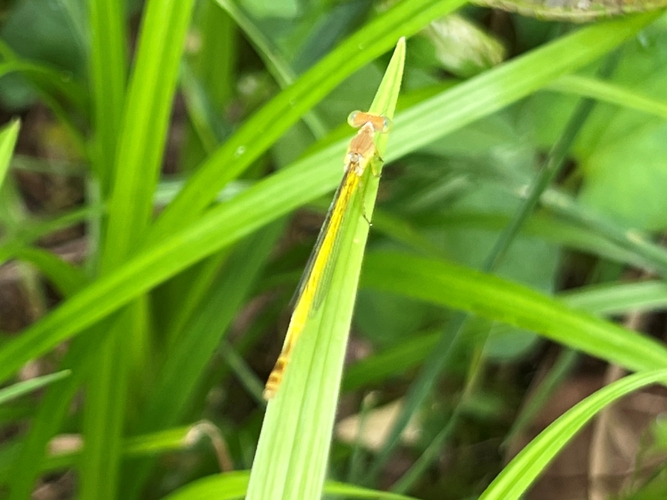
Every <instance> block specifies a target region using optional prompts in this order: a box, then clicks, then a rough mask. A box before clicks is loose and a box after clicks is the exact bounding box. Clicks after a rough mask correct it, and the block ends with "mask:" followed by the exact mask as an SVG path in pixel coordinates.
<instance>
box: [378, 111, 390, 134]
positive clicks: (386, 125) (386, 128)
mask: <svg viewBox="0 0 667 500" xmlns="http://www.w3.org/2000/svg"><path fill="white" fill-rule="evenodd" d="M382 120H383V122H384V125H383V126H382V130H378V132H382V133H383V134H384V133H387V132H389V130H391V127H393V125H394V122H392V121H391V120H390V119H389V118H387V117H386V116H384V115H382Z"/></svg>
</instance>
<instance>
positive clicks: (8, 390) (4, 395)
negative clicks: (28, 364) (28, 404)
mask: <svg viewBox="0 0 667 500" xmlns="http://www.w3.org/2000/svg"><path fill="white" fill-rule="evenodd" d="M70 373H71V372H70V371H69V370H63V371H60V372H56V373H52V374H50V375H44V376H43V377H35V378H32V379H30V380H26V381H25V382H19V383H18V384H14V385H12V386H9V387H5V388H4V389H2V390H0V404H4V403H6V402H7V401H11V400H12V399H15V398H18V397H19V396H22V395H23V394H27V393H29V392H32V391H36V390H37V389H40V388H42V387H44V386H47V385H49V384H52V383H53V382H56V381H57V380H61V379H63V378H65V377H69V375H70Z"/></svg>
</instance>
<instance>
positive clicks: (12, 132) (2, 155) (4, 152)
mask: <svg viewBox="0 0 667 500" xmlns="http://www.w3.org/2000/svg"><path fill="white" fill-rule="evenodd" d="M20 128H21V122H19V121H18V120H15V121H13V122H12V123H10V124H9V125H7V126H5V127H3V129H2V131H0V189H2V185H3V184H4V182H5V177H6V176H7V171H8V170H9V163H10V160H11V159H12V155H13V153H14V146H15V145H16V138H17V137H18V135H19V129H20Z"/></svg>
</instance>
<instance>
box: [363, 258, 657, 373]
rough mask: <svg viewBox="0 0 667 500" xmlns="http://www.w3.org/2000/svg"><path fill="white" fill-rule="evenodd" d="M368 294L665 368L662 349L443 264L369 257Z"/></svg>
mask: <svg viewBox="0 0 667 500" xmlns="http://www.w3.org/2000/svg"><path fill="white" fill-rule="evenodd" d="M362 279H363V280H364V283H365V284H366V285H367V286H368V287H370V288H373V289H376V290H382V291H386V292H393V293H398V294H401V295H406V296H409V297H413V298H417V299H421V300H426V301H429V302H434V303H437V304H441V305H444V306H447V307H451V308H454V309H461V310H465V311H469V312H472V313H475V314H478V315H480V316H483V317H485V318H489V319H493V320H497V321H501V322H504V323H508V324H511V325H514V326H518V327H520V328H526V329H528V330H532V331H534V332H536V333H538V334H540V335H543V336H545V337H547V338H550V339H551V340H553V341H555V342H558V343H561V344H564V345H567V346H569V347H571V348H573V349H577V350H581V351H583V352H586V353H588V354H590V355H592V356H596V357H599V358H601V359H605V360H607V361H609V362H610V363H617V364H619V365H621V366H624V367H625V368H628V369H629V370H649V369H657V368H663V367H665V366H667V348H665V346H664V345H662V344H660V343H658V342H656V341H654V340H652V339H650V338H648V337H645V336H643V335H640V334H638V333H635V332H632V331H630V330H626V329H624V328H621V327H620V326H617V325H615V324H613V323H610V322H606V321H603V320H601V319H599V318H597V317H595V316H592V315H589V314H586V313H583V312H581V311H577V310H573V309H569V308H568V307H566V306H565V305H564V304H562V303H561V302H560V301H558V300H556V299H552V298H550V297H547V296H546V295H543V294H540V293H538V292H535V291H532V290H530V289H528V288H526V287H524V286H522V285H519V284H516V283H510V282H508V281H505V280H502V279H500V278H497V277H494V276H490V275H485V274H482V273H479V272H476V271H472V270H470V269H466V268H462V267H459V266H455V265H452V264H448V263H445V262H444V261H435V260H428V259H423V258H419V257H413V256H410V255H405V254H398V253H375V254H369V255H368V257H367V259H366V264H365V267H364V274H363V276H362Z"/></svg>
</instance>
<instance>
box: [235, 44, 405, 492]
mask: <svg viewBox="0 0 667 500" xmlns="http://www.w3.org/2000/svg"><path fill="white" fill-rule="evenodd" d="M404 58H405V40H404V39H402V40H401V41H399V43H398V45H397V47H396V50H395V52H394V55H393V57H392V60H391V62H390V63H389V67H388V68H387V72H386V73H385V77H384V79H383V81H382V83H381V85H380V88H379V90H378V93H377V95H376V98H375V100H374V102H373V104H372V106H371V108H370V111H372V112H374V113H381V114H384V115H386V116H389V117H392V116H393V113H394V109H395V105H396V100H397V98H398V92H399V89H400V84H401V78H402V76H403V64H404ZM380 139H384V140H382V141H380ZM386 139H387V138H386V136H385V137H380V138H378V144H377V147H378V154H379V155H380V156H382V155H384V151H385V147H386V146H385V145H386ZM368 170H369V171H368V172H366V175H365V176H364V183H365V186H366V193H365V196H364V198H363V200H364V207H365V213H366V216H367V217H370V216H371V214H372V210H373V206H374V202H375V196H376V195H377V189H378V180H379V179H377V178H374V177H372V175H371V172H370V169H368ZM362 210H363V209H362V207H358V208H357V209H356V212H353V213H351V214H350V219H351V220H350V223H349V225H347V226H346V227H345V228H344V229H342V230H343V231H345V232H344V233H343V235H342V237H341V238H342V239H341V243H340V246H339V248H338V249H337V250H338V253H337V255H336V256H335V257H336V263H335V264H334V266H335V267H334V270H333V275H332V279H331V282H330V289H329V293H328V294H327V296H326V297H325V299H324V302H323V304H322V306H321V309H320V311H319V312H318V315H317V316H316V317H315V318H314V321H312V322H308V323H307V324H306V326H305V329H304V332H303V334H302V336H301V338H300V340H299V342H298V343H297V345H296V346H295V351H294V355H293V358H292V361H291V363H290V366H289V368H288V370H287V372H286V374H285V378H284V381H283V383H282V385H281V388H280V390H279V391H278V394H277V396H276V397H275V399H274V400H272V401H271V402H269V406H268V410H267V412H266V416H265V419H264V423H263V425H262V432H261V434H260V438H259V445H258V449H257V454H256V456H255V460H254V462H253V468H252V473H251V476H250V484H249V486H248V495H247V497H246V498H247V499H248V500H260V499H261V500H268V499H269V498H271V499H279V498H284V499H290V500H299V499H311V498H319V497H320V496H321V494H322V488H323V483H324V475H325V471H326V465H327V460H328V454H329V446H330V440H331V432H332V429H333V421H334V417H335V414H336V405H337V401H338V392H339V388H340V379H341V375H342V367H343V359H344V356H345V350H346V344H347V336H348V333H349V329H350V324H351V321H352V310H353V307H354V301H355V296H356V288H357V283H358V277H359V272H360V269H361V260H362V257H363V253H364V247H365V242H366V238H367V237H368V230H369V227H368V223H367V222H366V221H365V220H364V219H363V217H362V213H361V212H362Z"/></svg>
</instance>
